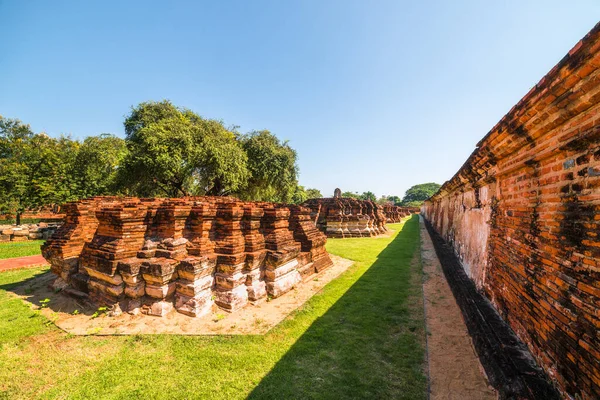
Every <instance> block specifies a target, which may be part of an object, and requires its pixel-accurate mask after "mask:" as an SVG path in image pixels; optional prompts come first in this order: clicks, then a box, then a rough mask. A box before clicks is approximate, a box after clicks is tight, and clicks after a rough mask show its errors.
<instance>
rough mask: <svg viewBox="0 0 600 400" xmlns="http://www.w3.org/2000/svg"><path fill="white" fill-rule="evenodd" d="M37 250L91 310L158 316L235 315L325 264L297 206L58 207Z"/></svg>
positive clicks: (208, 200) (212, 202)
mask: <svg viewBox="0 0 600 400" xmlns="http://www.w3.org/2000/svg"><path fill="white" fill-rule="evenodd" d="M64 210H65V212H66V217H65V224H64V225H63V226H62V227H61V228H60V229H59V230H58V231H57V232H56V234H55V235H53V236H52V237H51V238H50V239H49V240H48V241H47V242H46V243H45V245H44V246H43V247H42V253H43V255H44V257H45V258H46V259H47V260H48V261H49V262H50V264H51V265H52V271H53V272H54V273H55V274H57V275H58V278H57V280H59V281H60V282H58V283H59V285H58V286H61V285H64V284H68V285H69V286H70V290H69V291H70V292H76V293H77V295H79V296H87V297H88V298H89V299H90V300H92V301H93V302H94V303H96V304H98V305H110V306H113V307H114V308H115V309H121V310H124V311H128V312H131V313H138V312H143V313H146V314H151V315H156V316H164V315H166V314H167V313H168V312H170V311H171V310H172V309H173V308H175V309H176V310H177V311H179V312H181V313H184V314H187V315H190V316H201V315H204V314H206V313H208V312H209V311H210V310H211V308H212V306H213V303H216V305H217V306H218V307H220V308H222V309H224V310H227V311H235V310H237V309H239V308H242V307H244V306H245V305H246V304H247V303H248V302H254V301H259V300H261V299H264V298H265V297H266V296H267V295H270V296H272V297H278V296H281V295H283V294H285V293H286V292H288V291H289V290H290V289H292V288H293V287H294V286H295V285H297V284H299V283H300V282H301V281H302V279H303V278H304V279H308V278H309V277H310V276H311V275H313V274H315V273H317V272H320V271H322V270H323V269H325V268H328V267H330V266H331V265H332V261H331V259H330V258H329V254H328V253H327V252H326V251H325V242H326V237H325V235H323V234H322V233H321V232H319V230H318V229H317V228H316V227H315V225H314V223H313V222H312V220H311V219H310V210H309V209H308V208H305V207H300V206H287V205H281V204H272V203H257V202H242V201H239V200H237V199H234V198H227V197H199V198H182V199H137V198H114V197H98V198H93V199H88V200H82V201H78V202H73V203H68V204H67V205H65V207H64Z"/></svg>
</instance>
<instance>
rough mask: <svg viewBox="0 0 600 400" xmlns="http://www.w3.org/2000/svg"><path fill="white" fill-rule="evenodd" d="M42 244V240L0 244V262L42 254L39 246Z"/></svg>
mask: <svg viewBox="0 0 600 400" xmlns="http://www.w3.org/2000/svg"><path fill="white" fill-rule="evenodd" d="M43 243H44V241H43V240H28V241H26V242H7V243H0V260H3V259H5V258H14V257H24V256H34V255H36V254H42V251H41V250H40V246H41V245H42V244H43ZM0 281H1V278H0Z"/></svg>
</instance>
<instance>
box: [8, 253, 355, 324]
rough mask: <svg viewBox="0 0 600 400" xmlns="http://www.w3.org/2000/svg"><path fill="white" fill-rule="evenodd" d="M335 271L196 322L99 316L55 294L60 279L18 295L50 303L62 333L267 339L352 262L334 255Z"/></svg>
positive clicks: (45, 277)
mask: <svg viewBox="0 0 600 400" xmlns="http://www.w3.org/2000/svg"><path fill="white" fill-rule="evenodd" d="M330 256H331V259H332V260H333V263H334V264H333V266H332V267H330V268H328V269H326V270H325V271H323V272H321V273H320V274H318V275H315V276H313V277H311V278H310V279H309V280H308V281H306V282H304V283H302V284H300V285H299V286H298V287H297V288H295V289H293V290H292V291H290V292H289V293H287V294H286V295H284V296H282V297H279V298H277V299H273V300H270V301H263V302H262V303H260V304H258V305H251V304H249V305H248V306H246V307H245V308H243V309H241V310H238V311H236V312H233V313H227V312H224V311H222V310H219V309H217V308H216V307H214V309H213V312H212V313H211V314H208V315H206V316H204V317H200V318H193V317H189V316H186V315H183V314H180V313H178V312H175V311H173V312H171V313H169V314H168V315H167V316H165V317H163V318H160V317H153V316H148V315H129V314H127V313H124V314H122V315H119V316H108V315H107V314H106V313H102V312H100V313H98V314H99V315H94V314H95V313H96V312H97V310H96V309H94V308H92V307H90V306H89V305H86V304H83V303H81V302H78V301H77V300H76V299H74V298H71V297H69V296H66V295H64V294H61V293H54V292H53V291H52V290H51V289H50V288H49V284H50V283H51V282H52V281H53V280H54V278H55V277H54V275H53V274H51V273H45V274H42V275H39V276H37V277H35V278H33V279H31V280H29V281H27V282H26V283H25V284H24V285H22V286H20V287H19V288H17V289H16V290H15V293H16V294H17V295H19V296H20V297H22V298H23V299H24V300H25V301H26V302H29V303H31V304H32V307H35V308H37V307H38V306H39V304H40V300H44V299H50V301H49V302H47V306H46V307H44V308H43V309H42V313H43V315H44V316H46V317H47V318H48V319H50V320H51V321H52V322H54V323H55V324H56V326H58V327H59V328H60V329H62V330H64V331H65V332H68V333H71V334H74V335H134V334H178V335H222V334H225V335H248V334H265V333H266V332H268V331H269V330H270V329H271V328H273V327H274V326H275V325H277V324H278V323H279V322H281V321H282V320H283V319H284V318H285V317H286V316H288V315H289V314H290V313H291V312H292V311H294V310H295V309H297V308H298V307H300V306H301V305H302V304H304V303H305V302H306V301H307V300H308V299H310V298H311V297H312V296H313V295H314V294H315V293H317V292H319V291H320V290H321V289H322V288H323V287H324V286H325V285H326V284H327V283H329V282H331V281H332V280H333V279H335V278H336V277H338V276H339V275H340V274H341V273H342V272H344V271H346V270H347V269H348V267H350V265H352V263H353V262H352V261H351V260H347V259H344V258H341V257H337V256H334V255H330Z"/></svg>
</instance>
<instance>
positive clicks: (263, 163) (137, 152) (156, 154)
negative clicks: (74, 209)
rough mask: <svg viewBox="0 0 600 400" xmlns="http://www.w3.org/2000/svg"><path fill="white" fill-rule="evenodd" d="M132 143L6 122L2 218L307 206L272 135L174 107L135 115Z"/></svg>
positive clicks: (287, 150)
mask: <svg viewBox="0 0 600 400" xmlns="http://www.w3.org/2000/svg"><path fill="white" fill-rule="evenodd" d="M124 127H125V139H122V138H119V137H117V136H114V135H111V134H100V135H97V136H90V137H87V138H85V140H83V141H78V140H73V139H71V138H70V137H65V136H61V137H59V138H52V137H50V136H48V135H46V134H44V133H37V134H36V133H34V132H33V131H32V130H31V128H30V126H29V125H27V124H24V123H22V122H21V121H19V120H17V119H8V118H3V117H2V116H0V213H9V214H16V215H17V220H19V217H20V215H21V214H22V213H23V212H24V211H25V210H28V209H35V208H37V207H40V206H46V205H51V204H62V203H64V202H66V201H71V200H76V199H80V198H85V197H92V196H97V195H130V196H139V197H155V196H168V197H180V196H187V195H212V196H222V195H235V196H238V197H240V198H242V199H248V200H260V201H277V202H292V201H293V202H297V203H300V202H303V201H305V200H306V199H308V198H314V197H321V196H322V195H321V193H320V191H318V190H317V189H305V188H304V187H303V186H300V185H298V165H297V155H296V151H295V150H294V149H293V148H292V147H290V145H289V144H288V142H286V141H281V140H280V139H279V138H277V136H275V135H274V134H272V133H271V132H269V131H267V130H262V131H253V132H250V133H248V134H240V133H238V132H235V131H234V130H231V129H227V128H226V127H225V126H224V125H223V123H222V122H221V121H217V120H212V119H204V118H202V117H200V116H199V115H198V114H196V113H194V112H193V111H191V110H188V109H186V108H180V107H177V106H175V105H173V104H172V103H171V102H169V101H167V100H163V101H159V102H153V101H151V102H144V103H140V104H139V105H137V106H135V107H132V109H131V112H130V113H129V115H128V116H127V117H126V118H125V121H124Z"/></svg>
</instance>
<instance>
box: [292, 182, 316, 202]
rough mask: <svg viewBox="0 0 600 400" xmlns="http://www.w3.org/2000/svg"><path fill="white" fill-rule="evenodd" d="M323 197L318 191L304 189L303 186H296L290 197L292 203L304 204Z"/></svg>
mask: <svg viewBox="0 0 600 400" xmlns="http://www.w3.org/2000/svg"><path fill="white" fill-rule="evenodd" d="M322 197H323V195H322V194H321V191H320V190H319V189H304V186H301V185H298V186H297V187H296V190H295V191H294V196H293V197H292V203H294V204H300V203H304V202H305V201H306V200H308V199H320V198H322Z"/></svg>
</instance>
